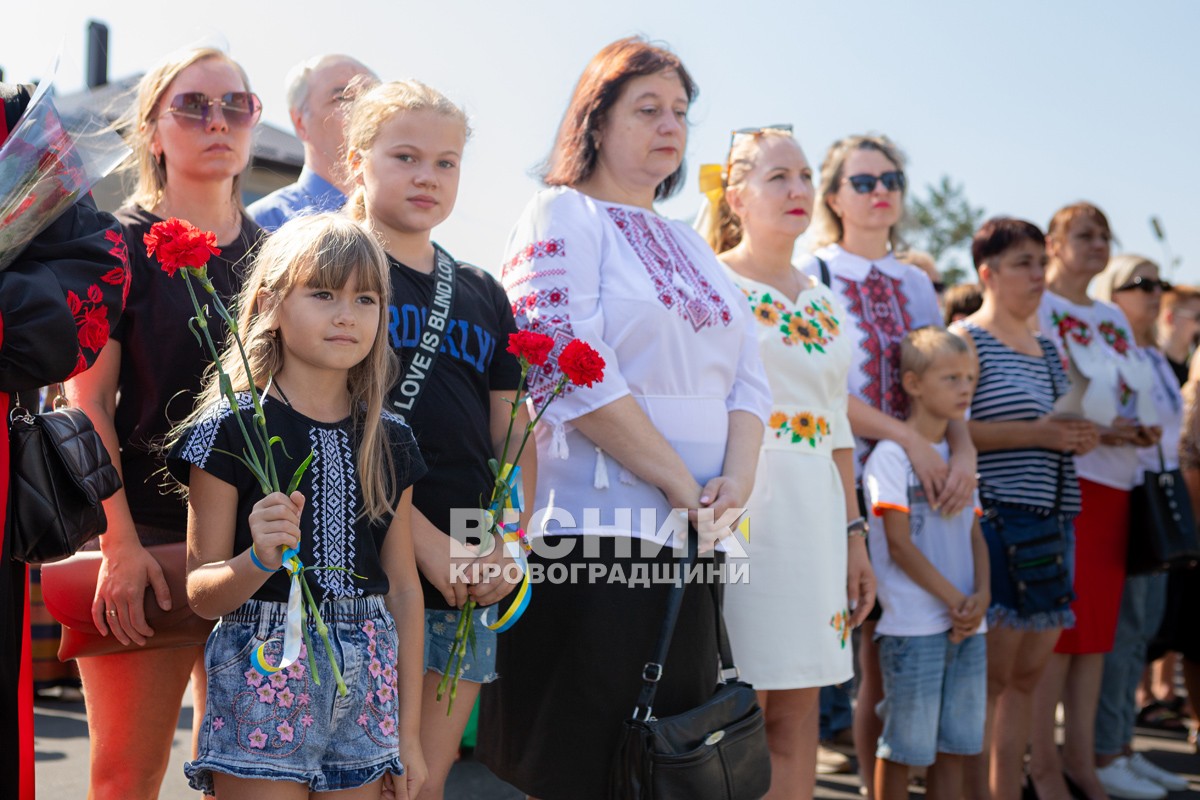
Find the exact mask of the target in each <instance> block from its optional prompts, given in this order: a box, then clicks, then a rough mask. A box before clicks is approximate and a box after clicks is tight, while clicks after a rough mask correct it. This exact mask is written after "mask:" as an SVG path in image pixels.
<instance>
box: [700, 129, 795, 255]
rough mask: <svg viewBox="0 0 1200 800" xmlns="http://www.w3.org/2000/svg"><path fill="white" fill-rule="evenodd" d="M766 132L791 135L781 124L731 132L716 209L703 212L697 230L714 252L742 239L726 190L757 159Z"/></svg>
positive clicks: (737, 182) (741, 179)
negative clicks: (730, 141) (702, 221)
mask: <svg viewBox="0 0 1200 800" xmlns="http://www.w3.org/2000/svg"><path fill="white" fill-rule="evenodd" d="M768 136H770V137H781V136H786V137H787V138H789V139H791V138H793V137H792V132H791V131H788V130H783V129H782V128H763V129H762V130H758V131H755V132H754V133H745V134H741V135H738V134H734V138H733V144H732V145H731V146H730V148H729V158H728V159H727V160H726V163H725V168H724V169H723V170H722V171H721V198H720V200H718V201H717V205H716V213H707V214H706V215H705V220H704V223H705V224H704V230H703V231H702V232H701V235H703V236H704V240H705V241H706V242H708V245H709V247H711V248H712V249H713V252H714V253H717V254H718V255H719V254H721V253H724V252H725V251H726V250H732V249H733V248H735V247H737V246H738V243H739V242H741V241H742V236H743V235H744V232H743V231H742V221H741V219H739V218H738V215H737V214H735V213H734V212H733V208H731V207H730V205H729V200H728V199H727V198H726V194H727V193H728V192H729V190H730V189H731V188H733V187H735V186H740V185H741V184H742V183H743V182H745V180H746V176H747V175H749V174H750V172H751V171H752V170H753V169H754V167H755V165H756V164H757V163H758V152H759V149H760V144H761V141H762V140H763V139H765V138H766V137H768Z"/></svg>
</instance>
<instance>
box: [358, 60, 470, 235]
mask: <svg viewBox="0 0 1200 800" xmlns="http://www.w3.org/2000/svg"><path fill="white" fill-rule="evenodd" d="M361 77H362V76H359V77H358V78H355V79H354V81H351V87H355V86H356V82H357V87H356V88H358V89H359V91H358V92H357V93H356V96H355V98H354V103H353V105H351V106H350V113H349V116H348V118H347V121H346V153H347V154H353V153H358V154H359V155H360V156H361V155H363V154H365V153H366V152H367V151H368V150H370V149H371V147H372V145H374V144H375V139H376V138H378V136H379V131H380V129H381V128H382V127H383V126H384V123H386V122H387V121H388V120H390V119H391V118H392V117H393V116H395V115H396V114H399V113H402V112H405V111H433V112H434V113H437V114H441V115H442V116H445V117H449V118H450V119H453V120H457V121H458V122H459V123H461V124H462V127H463V138H466V139H469V138H471V126H470V124H469V123H468V121H467V112H465V111H463V110H462V108H461V107H459V106H457V105H455V103H454V102H453V101H451V100H450V99H449V98H448V97H446V96H445V95H444V94H442V93H441V92H439V91H438V90H437V89H434V88H432V87H430V86H426V85H425V84H423V83H421V82H420V81H417V80H411V79H410V80H405V81H390V82H388V83H380V84H378V85H374V86H369V84H368V83H366V82H363V81H360V78H361ZM346 209H347V210H348V211H349V213H350V216H351V217H352V218H354V219H355V220H358V221H359V222H362V221H364V220H366V218H367V206H366V190H365V189H364V188H363V187H362V186H356V187H355V189H354V191H353V192H352V193H351V195H350V199H349V202H347V203H346Z"/></svg>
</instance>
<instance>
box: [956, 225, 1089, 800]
mask: <svg viewBox="0 0 1200 800" xmlns="http://www.w3.org/2000/svg"><path fill="white" fill-rule="evenodd" d="M971 255H972V257H973V258H974V261H975V269H976V270H977V271H978V273H979V282H980V285H981V286H982V287H983V306H982V307H981V308H980V309H979V310H978V311H977V312H975V313H974V314H972V315H971V316H969V317H967V318H966V319H965V320H963V321H962V322H961V323H958V324H957V325H956V326H955V327H954V329H953V330H954V331H955V332H956V333H958V334H959V335H960V336H962V337H963V338H964V339H967V340H968V341H969V342H971V343H972V345H973V346H974V349H975V352H976V355H977V356H978V358H979V382H978V383H977V384H976V389H975V395H974V398H973V399H972V401H971V421H970V423H969V427H970V430H971V436H972V438H973V439H974V441H975V446H976V448H977V449H978V450H979V498H980V501H981V502H982V504H983V508H984V516H983V520H982V522H981V527H982V528H983V535H984V538H985V539H986V540H987V544H988V559H989V561H990V563H991V571H992V582H991V586H992V605H991V608H989V609H988V632H987V637H988V715H987V719H988V723H987V729H986V730H987V731H988V732H989V733H990V735H989V736H987V737H986V738H985V743H986V744H987V750H985V751H984V754H983V762H982V765H981V766H982V767H983V768H982V769H980V770H978V771H977V772H976V773H975V774H976V775H977V778H978V782H977V785H976V786H975V787H973V789H974V795H973V796H975V797H989V796H990V797H992V798H995V800H1016V798H1018V797H1020V795H1021V780H1022V773H1023V768H1022V764H1023V761H1024V757H1025V748H1026V746H1027V745H1028V743H1029V731H1030V719H1031V715H1032V713H1033V690H1034V687H1036V686H1037V682H1038V678H1039V677H1040V676H1041V674H1042V670H1043V669H1045V666H1046V664H1047V662H1048V661H1049V659H1050V654H1051V652H1052V651H1053V649H1054V644H1055V642H1057V641H1058V635H1059V632H1060V631H1061V630H1062V628H1063V627H1069V626H1070V625H1071V624H1072V623H1073V621H1074V615H1073V614H1072V613H1071V611H1070V608H1069V605H1068V604H1069V603H1070V600H1071V576H1070V570H1069V567H1068V561H1069V557H1070V548H1071V547H1072V543H1071V539H1072V536H1073V534H1072V531H1073V528H1072V524H1073V521H1074V518H1075V515H1076V514H1077V513H1079V480H1078V478H1077V477H1076V476H1075V459H1074V458H1073V457H1072V454H1073V453H1085V452H1087V451H1089V450H1091V449H1092V448H1093V447H1094V446H1095V445H1096V441H1097V433H1096V426H1095V425H1094V424H1093V423H1091V422H1088V421H1087V420H1084V419H1079V418H1077V417H1071V416H1064V415H1060V414H1057V413H1055V409H1054V404H1055V403H1056V402H1057V400H1058V398H1060V397H1062V396H1064V395H1066V394H1067V392H1068V390H1069V388H1070V384H1069V381H1068V379H1067V375H1066V372H1065V371H1064V370H1063V366H1062V360H1061V357H1060V355H1059V353H1058V350H1057V348H1055V346H1054V343H1053V342H1052V341H1051V340H1050V339H1049V338H1047V337H1045V336H1043V335H1041V334H1039V333H1038V332H1037V331H1035V330H1032V329H1031V328H1030V327H1029V318H1030V317H1031V316H1032V315H1034V314H1036V313H1037V308H1038V304H1039V303H1040V302H1041V299H1042V291H1043V289H1044V288H1045V285H1046V239H1045V237H1044V236H1043V235H1042V232H1041V231H1040V230H1038V227H1037V226H1036V225H1034V224H1033V223H1031V222H1025V221H1024V220H1019V219H1012V218H1009V217H998V218H995V219H990V220H988V221H987V222H985V223H983V225H982V226H981V227H980V229H979V230H978V232H976V234H975V240H974V242H973V243H972V247H971ZM1035 551H1036V552H1035ZM1027 562H1029V563H1035V562H1036V563H1039V564H1041V566H1037V567H1028V566H1023V565H1024V564H1025V563H1027ZM1047 565H1048V566H1047ZM1031 570H1036V571H1037V573H1036V574H1032V572H1031ZM989 773H990V776H989Z"/></svg>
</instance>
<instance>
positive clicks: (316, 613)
mask: <svg viewBox="0 0 1200 800" xmlns="http://www.w3.org/2000/svg"><path fill="white" fill-rule="evenodd" d="M299 581H300V586H302V587H303V588H304V596H305V598H306V599H307V600H308V608H309V611H311V612H312V615H313V619H315V620H316V621H317V633H319V634H320V635H321V641H322V642H324V643H325V655H326V656H328V657H329V666H330V667H331V668H332V669H333V680H334V682H335V683H336V684H337V688H338V694H340V695H341V696H342V697H345V696H346V695H347V694H348V693H349V690H347V689H346V682H345V681H344V680H342V671H341V670H340V669H338V665H337V661H335V660H334V657H333V645H332V644H331V643H330V641H329V626H328V625H326V624H325V620H323V619H321V611H320V609H318V608H317V601H316V600H314V599H313V594H312V589H310V588H308V581H306V580H304V574H303V573H301V575H300V577H299Z"/></svg>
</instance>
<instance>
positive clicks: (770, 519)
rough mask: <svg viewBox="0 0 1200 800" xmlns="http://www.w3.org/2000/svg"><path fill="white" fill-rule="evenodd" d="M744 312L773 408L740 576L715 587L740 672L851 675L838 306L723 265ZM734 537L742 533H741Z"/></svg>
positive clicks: (812, 677) (797, 678) (764, 677)
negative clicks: (839, 463)
mask: <svg viewBox="0 0 1200 800" xmlns="http://www.w3.org/2000/svg"><path fill="white" fill-rule="evenodd" d="M729 276H730V278H731V279H732V280H733V281H734V283H735V284H737V285H738V286H739V287H740V288H741V290H742V292H743V294H744V301H745V302H747V303H748V306H747V307H748V308H749V309H750V310H751V312H752V313H753V315H754V318H755V321H756V323H757V324H756V326H755V328H756V330H757V333H758V345H759V353H760V354H761V355H762V359H763V365H764V367H765V368H766V371H767V378H768V380H769V381H770V383H771V394H772V397H773V402H772V406H771V416H770V418H769V419H768V422H767V428H766V431H765V432H764V436H763V447H762V451H761V452H760V454H759V459H758V473H757V475H756V477H755V484H754V493H753V495H752V496H751V498H750V503H749V509H750V511H749V517H750V525H749V532H750V537H749V540H748V541H747V542H746V543H745V545H744V546H745V547H746V550H747V552H748V553H749V554H750V570H749V574H750V579H749V581H748V582H746V583H731V584H730V585H729V586H728V587H726V590H725V619H726V622H727V623H728V627H729V637H730V641H731V643H732V645H733V650H734V652H735V653H736V654H737V665H738V669H740V670H741V673H742V675H743V677H745V679H746V680H748V681H750V682H751V683H753V684H754V686H755V688H758V689H802V688H810V687H817V686H828V685H831V684H835V683H841V682H842V681H844V680H847V679H848V678H850V676H851V675H852V674H853V672H854V669H853V664H852V661H851V649H850V647H849V638H850V627H849V625H848V624H847V623H848V617H849V613H848V610H847V609H846V546H847V544H846V504H845V500H844V497H845V494H844V492H843V490H842V480H841V477H840V476H839V475H838V471H837V467H836V466H835V465H834V463H833V458H832V453H833V451H834V450H835V449H840V448H848V449H851V450H853V449H854V435H853V434H852V433H851V432H850V420H849V419H848V418H847V417H846V400H847V390H846V378H847V374H848V373H849V371H850V363H851V361H852V360H853V358H854V354H853V352H852V349H853V348H852V345H851V337H850V336H847V335H845V329H844V328H843V324H844V321H845V312H844V310H843V309H842V306H841V304H840V303H839V302H838V301H837V298H835V297H834V295H833V292H832V291H830V290H829V289H828V288H827V287H825V286H824V285H822V284H821V283H820V282H819V281H815V282H814V283H815V285H813V286H811V287H809V288H807V289H805V290H804V291H802V292H801V293H800V295H799V296H798V297H797V298H796V301H795V302H792V301H790V300H789V299H788V298H787V296H786V295H783V294H781V293H780V292H778V291H776V290H775V289H773V288H772V287H770V286H767V285H765V284H762V283H758V282H757V281H753V280H750V279H749V278H746V277H743V276H741V275H737V274H736V273H734V272H732V271H730V272H729ZM739 535H740V534H739Z"/></svg>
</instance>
